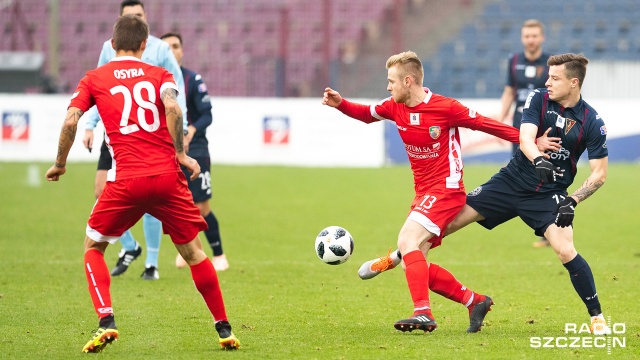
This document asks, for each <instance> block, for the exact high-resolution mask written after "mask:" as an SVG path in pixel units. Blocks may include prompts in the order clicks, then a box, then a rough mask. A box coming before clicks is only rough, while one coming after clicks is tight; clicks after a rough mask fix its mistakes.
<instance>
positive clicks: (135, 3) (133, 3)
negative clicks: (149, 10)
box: [120, 0, 144, 15]
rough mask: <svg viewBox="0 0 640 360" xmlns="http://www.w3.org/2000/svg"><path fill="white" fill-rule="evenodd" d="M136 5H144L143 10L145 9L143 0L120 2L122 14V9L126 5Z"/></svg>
mask: <svg viewBox="0 0 640 360" xmlns="http://www.w3.org/2000/svg"><path fill="white" fill-rule="evenodd" d="M136 5H140V6H142V10H144V4H143V3H142V1H140V0H124V1H123V2H121V3H120V15H122V10H124V8H125V7H127V6H136Z"/></svg>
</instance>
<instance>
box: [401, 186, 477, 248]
mask: <svg viewBox="0 0 640 360" xmlns="http://www.w3.org/2000/svg"><path fill="white" fill-rule="evenodd" d="M466 201H467V194H466V193H465V192H464V190H462V189H460V190H458V189H447V190H444V191H443V190H437V191H432V192H430V193H428V194H420V195H416V197H415V198H414V199H413V202H412V203H411V211H410V212H409V216H408V217H407V218H408V219H410V220H413V221H415V222H417V223H418V224H420V225H422V226H423V227H424V228H425V229H427V231H429V232H430V233H432V234H434V235H436V236H434V237H432V238H431V239H429V242H430V243H431V248H434V247H437V246H440V243H442V235H443V232H444V229H445V228H446V227H447V225H449V223H450V222H452V221H453V219H455V217H456V215H458V213H459V212H460V210H462V208H463V207H464V204H465V202H466Z"/></svg>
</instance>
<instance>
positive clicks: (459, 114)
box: [322, 51, 519, 332]
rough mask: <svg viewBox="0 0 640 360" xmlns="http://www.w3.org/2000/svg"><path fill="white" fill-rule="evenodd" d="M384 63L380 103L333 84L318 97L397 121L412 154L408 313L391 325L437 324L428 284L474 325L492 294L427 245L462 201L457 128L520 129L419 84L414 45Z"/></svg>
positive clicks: (498, 132) (405, 246) (429, 327)
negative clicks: (443, 263)
mask: <svg viewBox="0 0 640 360" xmlns="http://www.w3.org/2000/svg"><path fill="white" fill-rule="evenodd" d="M386 67H387V69H388V77H387V80H388V85H387V90H388V91H389V92H390V93H391V97H389V98H387V99H385V100H383V101H381V102H380V103H379V104H377V105H372V106H368V105H361V104H356V103H352V102H349V101H347V100H346V99H343V98H342V97H341V96H340V94H339V93H338V92H337V91H335V90H333V89H331V88H326V89H325V92H324V97H323V99H322V103H323V104H324V105H328V106H331V107H335V108H337V109H338V110H340V111H342V112H343V113H344V114H346V115H348V116H350V117H352V118H355V119H358V120H360V121H363V122H365V123H372V122H375V121H380V120H385V119H388V120H391V121H394V122H395V123H396V126H397V128H398V132H399V133H400V137H401V138H402V141H403V142H404V144H405V148H406V151H407V154H408V155H409V162H410V164H411V170H412V171H413V176H414V183H415V193H416V196H415V198H414V200H413V202H412V204H411V211H410V212H409V215H408V217H407V219H406V221H405V223H404V225H403V226H402V228H401V229H400V234H399V235H398V248H399V251H400V253H401V254H402V259H403V260H404V264H405V266H406V272H405V275H406V279H407V284H408V286H409V292H410V293H411V298H412V300H413V314H412V316H411V317H410V318H408V319H404V320H400V321H398V322H396V323H395V324H394V327H395V328H396V329H398V330H401V331H412V330H415V329H420V330H424V331H433V330H435V329H436V327H437V324H436V321H435V320H434V317H433V314H432V313H431V304H430V301H429V288H431V289H432V290H433V291H434V292H436V293H439V294H441V295H443V296H445V297H447V298H449V299H452V300H454V301H457V302H459V303H462V304H464V305H466V306H467V308H468V309H469V315H470V326H469V328H468V329H467V331H468V332H477V331H478V330H480V327H481V326H482V321H483V320H484V317H485V316H486V314H487V312H488V311H489V310H490V307H491V305H492V304H493V302H492V300H491V298H490V297H488V296H485V295H480V294H478V293H475V292H473V291H472V290H470V289H467V288H466V287H465V286H463V285H462V284H461V283H460V282H459V281H458V280H456V278H455V277H454V276H453V275H452V274H451V273H450V272H449V271H447V270H446V269H444V268H441V267H440V266H438V265H436V264H433V263H431V264H428V263H427V261H426V255H427V253H428V251H429V249H430V248H434V247H436V246H439V245H440V243H441V241H442V235H443V231H444V229H445V228H446V226H447V224H448V223H449V222H451V221H452V220H453V219H454V218H455V216H456V215H457V214H458V212H460V210H461V209H462V208H463V206H464V204H465V200H466V192H465V190H464V184H463V182H462V167H463V164H462V156H461V155H462V154H461V147H460V136H459V133H458V127H466V128H470V129H473V130H480V131H483V132H486V133H489V134H492V135H495V136H498V137H500V138H502V139H505V140H508V141H511V142H513V143H517V142H518V136H519V132H518V130H517V129H515V128H514V127H512V126H508V125H505V124H502V123H500V122H498V121H496V120H493V119H490V118H487V117H484V116H482V115H480V114H478V113H476V112H475V111H473V110H471V109H469V108H467V107H465V106H464V105H462V104H461V103H460V102H458V101H457V100H455V99H451V98H447V97H444V96H441V95H438V94H434V93H433V92H431V91H430V90H429V89H427V88H424V87H423V86H422V81H423V77H424V70H423V67H422V63H421V62H420V59H419V58H418V56H417V55H416V54H415V53H414V52H411V51H407V52H403V53H400V54H397V55H393V56H391V57H390V58H389V59H388V60H387V64H386Z"/></svg>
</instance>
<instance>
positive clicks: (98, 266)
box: [84, 249, 113, 318]
mask: <svg viewBox="0 0 640 360" xmlns="http://www.w3.org/2000/svg"><path fill="white" fill-rule="evenodd" d="M84 272H85V274H86V275H87V281H88V282H89V294H91V301H93V308H94V309H95V310H96V313H97V314H98V317H99V318H103V317H105V316H108V315H111V314H113V308H111V293H110V292H109V291H110V290H109V288H110V287H111V275H110V274H109V269H108V268H107V263H105V262H104V254H103V253H101V252H100V251H99V250H96V249H89V250H87V251H86V252H85V253H84Z"/></svg>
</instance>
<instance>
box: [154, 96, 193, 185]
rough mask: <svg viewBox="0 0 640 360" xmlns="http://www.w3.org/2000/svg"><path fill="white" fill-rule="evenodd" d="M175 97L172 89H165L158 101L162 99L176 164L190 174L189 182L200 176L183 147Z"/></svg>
mask: <svg viewBox="0 0 640 360" xmlns="http://www.w3.org/2000/svg"><path fill="white" fill-rule="evenodd" d="M176 95H177V94H176V91H175V90H174V89H171V88H167V89H165V90H164V91H163V92H162V94H160V99H162V103H163V104H164V109H165V110H164V111H165V115H166V118H167V128H168V129H169V134H171V140H172V141H173V147H174V148H175V149H176V157H177V158H178V162H179V163H180V165H182V166H184V167H186V168H187V170H189V172H191V176H190V178H191V180H195V179H196V178H197V177H198V175H200V165H198V162H197V161H195V160H194V159H192V158H191V157H189V156H187V154H186V151H185V147H184V130H183V127H182V110H180V105H178V98H177V96H176Z"/></svg>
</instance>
